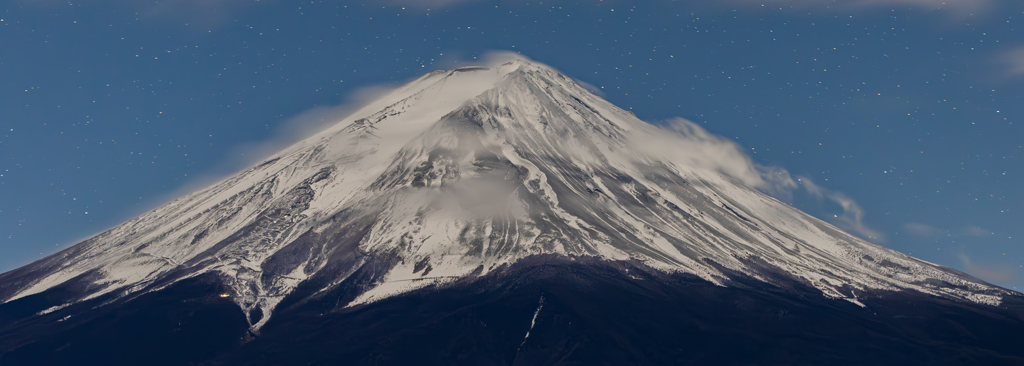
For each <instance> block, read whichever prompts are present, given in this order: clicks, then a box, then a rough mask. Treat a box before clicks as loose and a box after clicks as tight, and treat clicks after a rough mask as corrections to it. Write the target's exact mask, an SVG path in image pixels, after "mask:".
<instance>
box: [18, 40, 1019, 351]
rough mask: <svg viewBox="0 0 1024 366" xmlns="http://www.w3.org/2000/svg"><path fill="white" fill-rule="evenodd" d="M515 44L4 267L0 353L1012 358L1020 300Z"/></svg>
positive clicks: (434, 75)
mask: <svg viewBox="0 0 1024 366" xmlns="http://www.w3.org/2000/svg"><path fill="white" fill-rule="evenodd" d="M686 127H687V128H688V129H689V130H687V131H683V132H682V133H679V132H672V131H668V130H665V129H662V128H657V127H654V126H652V125H649V124H647V123H645V122H643V121H640V120H639V119H637V118H636V117H635V116H633V115H632V114H631V113H629V112H626V111H624V110H622V109H619V108H617V107H615V106H613V105H611V104H610V103H608V102H606V101H604V100H602V99H601V98H599V97H597V96H594V95H593V94H591V93H589V92H587V91H586V90H584V89H583V88H581V87H579V86H578V85H576V83H574V82H573V81H572V80H571V79H569V78H567V77H565V76H564V75H562V74H559V73H558V72H556V71H554V70H552V69H551V68H549V67H547V66H544V65H541V64H538V63H533V62H530V61H525V60H515V61H511V62H508V63H504V64H501V65H496V66H495V67H491V68H484V67H469V68H460V69H455V70H450V71H437V72H433V73H430V74H427V75H425V76H423V77H421V78H419V79H417V80H415V81H412V82H410V83H408V84H406V85H405V86H403V87H401V88H399V89H397V90H394V91H392V92H391V93H389V94H387V95H385V96H383V97H381V98H380V99H378V100H376V101H374V102H373V103H370V104H369V105H367V106H366V107H364V108H363V109H361V110H360V111H358V112H356V113H355V114H353V115H352V116H351V117H349V118H347V119H345V120H343V121H341V122H339V123H338V124H336V125H334V126H332V127H330V128H328V129H326V130H325V131H323V132H320V133H319V134H317V135H315V136H313V137H310V138H308V139H306V140H303V141H301V142H299V143H297V144H295V145H293V146H291V147H288V148H287V149H285V150H284V151H282V152H280V153H278V154H276V155H274V156H272V157H271V158H269V159H267V160H266V161H263V162H261V163H260V164H258V165H256V166H254V167H252V168H250V169H247V170H245V171H243V172H241V173H239V174H237V175H235V176H232V177H230V178H228V179H226V180H224V181H222V182H220V183H218V184H216V185H214V186H211V187H209V188H206V189H203V190H201V191H199V192H196V193H193V194H190V195H188V196H185V197H182V198H180V199H177V200H174V201H172V202H170V203H168V204H166V205H164V206H162V207H159V208H157V209H155V210H153V211H151V212H148V213H146V214H144V215H142V216H139V217H137V218H135V219H132V220H130V221H128V222H126V223H124V224H122V225H120V226H118V227H115V228H113V229H111V230H108V231H106V232H104V233H102V234H99V235H97V236H96V237H93V238H91V239H88V240H86V241H84V242H82V243H79V244H77V245H75V246H73V247H71V248H69V249H67V250H64V251H62V252H59V253H57V254H54V255H52V256H49V257H47V258H44V259H42V260H40V261H37V262H35V263H32V264H30V265H28V266H25V267H22V268H19V269H16V270H14V271H11V272H7V273H4V274H2V275H0V301H3V304H2V305H0V364H4V365H7V364H11V365H22V364H24V365H41V364H223V365H233V364H268V365H277V364H394V365H405V364H428V365H432V364H445V365H447V364H473V365H476V364H495V365H504V364H521V365H534V364H616V365H618V364H652V365H661V364H723V363H725V364H793V363H814V364H818V363H825V362H833V363H836V362H838V363H860V364H863V363H886V364H894V363H902V364H936V363H985V364H1024V347H1021V346H1020V341H1019V340H1020V339H1024V320H1022V319H1024V307H1022V305H1024V301H1022V300H1024V297H1022V296H1021V294H1019V293H1016V292H1012V291H1009V290H1006V289H1002V288H999V287H997V286H993V285H990V284H987V283H985V282H983V281H981V280H978V279H975V278H973V277H971V276H969V275H967V274H964V273H961V272H958V271H955V270H952V269H950V268H946V267H942V266H938V265H934V264H931V263H927V262H924V261H921V260H918V259H915V258H912V257H909V256H906V255H903V254H901V253H898V252H895V251H891V250H888V249H885V248H882V247H879V246H877V245H874V244H871V243H868V242H866V241H863V240H861V239H859V238H857V237H854V236H852V235H849V234H847V233H844V232H843V231H841V230H839V229H837V228H835V227H833V226H832V225H829V224H827V223H825V222H823V221H821V220H818V219H815V218H813V217H811V216H809V215H806V214H804V213H802V212H800V211H799V210H796V209H795V208H792V207H790V206H788V205H786V204H784V203H781V202H779V201H777V200H775V199H773V198H771V197H769V196H768V195H766V194H764V193H762V192H760V191H758V190H757V189H755V188H752V187H751V186H750V182H749V181H748V180H749V179H747V178H748V177H746V176H745V175H744V172H742V171H740V172H736V171H729V167H728V166H725V165H722V164H716V163H714V162H713V161H707V160H713V159H716V158H718V157H719V154H730V153H735V151H733V150H729V149H724V150H721V151H707V149H712V148H715V147H716V145H714V144H708V143H707V142H708V141H707V140H706V139H703V137H702V136H703V135H702V133H703V132H702V130H699V128H697V127H695V126H686Z"/></svg>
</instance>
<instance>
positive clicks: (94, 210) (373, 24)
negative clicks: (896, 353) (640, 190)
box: [0, 0, 1024, 288]
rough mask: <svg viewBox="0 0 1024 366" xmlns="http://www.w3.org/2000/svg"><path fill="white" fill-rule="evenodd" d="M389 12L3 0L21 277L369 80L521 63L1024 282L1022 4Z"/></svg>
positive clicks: (9, 184)
mask: <svg viewBox="0 0 1024 366" xmlns="http://www.w3.org/2000/svg"><path fill="white" fill-rule="evenodd" d="M383 3H384V4H387V5H381V4H382V2H373V3H372V4H371V3H360V2H355V1H319V0H314V1H308V0H307V1H286V0H263V1H251V0H217V1H201V0H162V1H141V0H140V1H134V0H109V1H100V2H82V3H78V2H76V1H70V2H68V1H29V0H11V1H4V2H2V4H0V19H2V20H0V271H6V270H10V269H13V268H15V267H18V266H20V265H24V264H27V263H28V262H30V261H33V260H35V259H38V258H41V257H42V256H44V255H46V254H50V253H52V252H54V251H56V250H59V249H62V248H66V247H67V246H68V245H71V244H74V243H75V242H77V241H78V240H80V239H84V238H86V237H88V236H90V235H92V234H95V233H97V232H99V231H102V230H104V229H106V228H109V227H112V226H114V225H117V224H119V223H121V222H122V221H124V220H126V219H128V218H131V217H133V216H135V215H138V214H140V213H142V212H144V211H146V210H148V209H151V208H154V207H156V206H157V205H159V204H161V203H163V202H165V201H167V200H169V199H171V198H173V197H175V196H177V195H180V194H182V193H184V192H187V191H188V190H190V189H193V188H195V187H197V186H200V185H202V184H203V183H209V182H210V180H211V179H212V177H217V176H223V175H224V174H227V173H230V172H231V171H233V170H236V169H240V168H242V167H243V164H244V163H245V162H247V161H252V159H253V158H254V155H259V154H261V153H267V151H268V150H267V149H266V147H267V146H280V143H281V142H282V141H287V140H288V139H289V137H288V136H292V135H293V134H294V133H293V132H292V131H293V130H295V129H296V128H299V127H297V126H308V125H310V124H311V123H310V120H314V121H315V120H319V119H322V118H324V116H327V117H331V116H334V115H337V114H338V112H337V110H338V109H337V108H336V109H328V108H332V107H334V106H338V105H343V104H346V103H351V102H352V100H353V99H358V98H359V97H360V96H361V95H363V94H367V92H366V89H365V88H368V87H374V86H388V85H395V84H396V83H401V82H403V81H406V80H408V79H410V78H414V77H416V76H419V75H420V74H422V73H425V72H429V71H432V70H434V69H439V68H451V67H454V66H458V65H462V64H465V63H467V62H471V61H472V60H473V58H474V57H482V56H484V55H485V54H487V53H488V52H489V51H492V50H512V51H516V52H521V53H523V54H524V55H526V56H528V57H530V58H532V59H535V60H537V61H540V62H543V63H546V64H548V65H551V66H553V67H555V68H557V69H559V70H561V71H562V72H564V73H566V74H567V75H569V76H571V77H574V78H577V79H580V80H582V81H585V82H588V83H590V84H593V85H595V86H597V87H599V88H601V91H603V92H604V93H605V94H606V98H607V99H608V100H609V101H611V102H612V103H615V104H617V105H619V106H621V107H623V108H626V109H631V110H632V111H634V112H635V113H636V114H637V116H638V117H640V118H642V119H644V120H647V121H651V122H654V123H657V122H658V121H662V120H666V119H669V118H673V117H683V118H687V119H690V120H692V121H694V122H696V123H698V124H700V125H702V126H704V127H705V128H707V129H708V130H709V131H711V132H712V133H715V134H719V135H721V136H724V137H727V138H729V139H732V140H734V141H736V142H738V143H739V144H741V145H742V146H743V147H744V148H745V149H746V150H748V151H749V152H750V154H751V156H752V157H753V159H754V160H755V161H756V162H757V163H759V164H762V165H765V166H775V167H781V168H785V169H787V170H788V171H789V172H790V173H791V174H793V175H794V176H797V175H799V176H802V177H805V178H804V179H809V180H812V181H813V182H815V183H816V184H817V185H819V186H821V187H823V188H825V189H827V191H824V192H825V194H824V198H822V199H817V198H815V196H814V195H813V194H809V193H808V192H807V191H806V190H801V191H798V192H795V193H794V195H793V198H792V202H793V204H794V205H795V206H797V207H799V208H801V209H803V210H805V211H807V212H809V213H811V214H814V215H816V216H818V217H822V218H824V219H826V220H831V221H832V222H836V223H837V224H841V225H842V224H845V225H846V226H847V227H849V228H851V230H854V231H855V232H857V233H858V234H860V235H862V236H866V235H867V233H868V232H870V231H874V232H877V233H879V234H880V236H878V237H877V238H874V239H872V241H875V242H877V243H880V244H883V245H885V246H888V247H890V248H893V249H896V250H899V251H903V252H907V253H910V254H912V255H914V256H916V257H919V258H922V259H925V260H928V261H932V262H936V263H939V264H943V265H948V266H951V267H954V268H958V269H961V270H965V271H967V272H969V273H972V274H975V275H977V276H979V277H982V278H984V279H987V280H989V281H991V282H994V283H997V284H1001V285H1004V286H1007V287H1011V288H1016V287H1020V288H1024V267H1022V266H1024V228H1022V227H1024V225H1021V224H1022V223H1024V208H1022V207H1021V203H1022V202H1024V177H1022V174H1024V169H1022V168H1024V147H1022V146H1024V29H1022V27H1024V24H1021V22H1024V4H1021V3H1020V2H1019V1H1011V0H1006V1H997V0H991V1H986V0H945V1H944V3H945V4H946V5H941V4H942V3H943V2H941V1H933V0H878V1H873V2H867V3H861V2H859V1H857V0H853V1H831V0H801V1H795V0H794V1H787V0H769V1H767V2H753V1H746V0H733V1H724V2H715V3H717V5H707V4H706V3H711V2H708V1H690V2H687V1H667V0H652V1H643V2H636V1H632V2H630V1H614V0H609V1H598V0H588V1H557V0H555V1H544V2H533V1H486V0H478V1H458V0H455V1H452V0H449V1H436V0H435V1H422V0H421V1H413V0H406V1H401V0H392V1H385V2H383ZM699 4H704V5H699ZM762 4H763V5H762ZM341 109H344V108H341ZM310 110H313V111H314V112H312V113H307V112H308V111H310ZM303 113H305V114H303ZM311 116H314V117H316V118H313V117H311ZM312 124H315V123H312ZM282 136H284V137H282ZM261 146H262V148H260V147H261ZM830 197H831V198H830ZM844 198H849V201H845V202H854V201H855V202H856V204H857V205H858V206H859V209H860V210H858V207H853V206H850V207H848V208H847V210H846V211H845V212H844V209H843V208H842V207H841V206H840V205H839V204H838V202H840V201H844ZM858 213H862V214H863V216H862V220H861V221H860V224H862V225H864V227H863V228H861V230H855V229H857V227H856V225H853V226H850V225H849V224H850V222H849V218H851V217H853V218H855V217H856V214H858ZM843 217H846V218H847V221H846V222H843V220H841V219H842V218H843Z"/></svg>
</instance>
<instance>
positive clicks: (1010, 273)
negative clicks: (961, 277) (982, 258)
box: [960, 253, 1017, 286]
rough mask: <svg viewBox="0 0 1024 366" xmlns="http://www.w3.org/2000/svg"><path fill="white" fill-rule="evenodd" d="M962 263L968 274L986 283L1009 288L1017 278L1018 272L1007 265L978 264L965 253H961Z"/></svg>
mask: <svg viewBox="0 0 1024 366" xmlns="http://www.w3.org/2000/svg"><path fill="white" fill-rule="evenodd" d="M960 262H961V263H963V266H964V267H963V268H964V270H965V271H967V273H970V274H972V275H975V276H978V277H979V278H981V279H983V280H986V281H990V282H995V283H999V284H1002V285H1004V286H1007V285H1011V284H1012V283H1013V282H1014V281H1015V280H1016V278H1017V270H1016V269H1015V268H1014V267H1013V266H1012V265H1009V264H1007V263H978V262H976V261H975V260H973V259H971V258H970V257H968V256H967V254H964V253H960Z"/></svg>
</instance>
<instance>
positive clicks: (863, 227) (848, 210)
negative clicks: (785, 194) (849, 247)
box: [797, 176, 885, 242]
mask: <svg viewBox="0 0 1024 366" xmlns="http://www.w3.org/2000/svg"><path fill="white" fill-rule="evenodd" d="M797 182H799V183H800V186H802V187H803V188H804V190H806V191H807V193H810V194H811V195H812V196H814V197H815V198H817V199H819V200H828V201H831V202H833V203H835V204H837V205H839V207H842V209H843V213H842V214H837V215H835V216H834V219H835V220H836V221H837V224H838V225H839V227H841V228H842V229H844V230H847V231H852V232H853V233H854V234H857V235H860V236H862V237H867V238H868V239H871V240H874V241H879V242H881V241H885V235H883V234H882V233H881V232H879V231H877V230H875V229H872V228H870V227H868V225H867V224H865V223H864V215H865V213H864V209H863V208H861V207H860V205H859V204H857V202H856V201H854V200H853V198H850V197H849V196H847V195H845V194H843V193H842V192H838V191H833V190H831V189H828V188H825V187H822V186H820V185H818V184H816V183H814V181H813V180H811V179H810V178H808V177H803V176H797Z"/></svg>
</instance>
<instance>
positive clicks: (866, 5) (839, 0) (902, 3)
mask: <svg viewBox="0 0 1024 366" xmlns="http://www.w3.org/2000/svg"><path fill="white" fill-rule="evenodd" d="M726 1H727V2H728V3H732V4H741V5H748V6H751V7H792V8H797V9H808V8H811V9H822V10H833V11H866V10H874V9H878V8H892V7H913V8H918V9H920V10H925V11H939V12H943V13H945V14H946V15H948V16H952V17H954V18H963V17H968V16H972V15H979V14H984V13H987V12H989V11H990V10H992V9H993V8H995V7H997V6H998V3H999V1H998V0H726Z"/></svg>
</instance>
